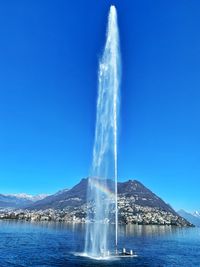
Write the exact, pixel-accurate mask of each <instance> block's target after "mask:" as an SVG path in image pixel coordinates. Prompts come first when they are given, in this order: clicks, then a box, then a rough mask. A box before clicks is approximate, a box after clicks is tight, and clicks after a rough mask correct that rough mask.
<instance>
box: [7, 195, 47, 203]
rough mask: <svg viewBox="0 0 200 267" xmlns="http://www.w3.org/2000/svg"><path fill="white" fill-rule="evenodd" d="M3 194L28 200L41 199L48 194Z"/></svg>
mask: <svg viewBox="0 0 200 267" xmlns="http://www.w3.org/2000/svg"><path fill="white" fill-rule="evenodd" d="M5 196H11V197H12V196H14V197H16V198H19V199H28V200H31V201H33V202H35V201H38V200H42V199H43V198H45V197H47V196H48V194H38V195H29V194H26V193H19V194H7V195H5Z"/></svg>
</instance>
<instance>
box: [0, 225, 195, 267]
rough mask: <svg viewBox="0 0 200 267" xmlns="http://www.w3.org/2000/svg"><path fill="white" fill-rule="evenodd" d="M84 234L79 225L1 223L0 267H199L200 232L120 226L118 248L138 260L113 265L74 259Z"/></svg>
mask: <svg viewBox="0 0 200 267" xmlns="http://www.w3.org/2000/svg"><path fill="white" fill-rule="evenodd" d="M84 231H85V226H84V225H78V224H74V225H72V224H62V223H29V222H15V221H0V267H8V266H9V267H12V266H16V267H17V266H18V267H26V266H35V267H43V266H52V267H54V266H55V267H56V266H63V267H64V266H97V267H98V266H141V267H147V266H148V267H154V266H160V267H161V266H169V267H172V266H187V267H190V266H200V228H178V227H169V226H167V227H164V226H163V227H162V226H160V227H159V226H121V227H120V229H119V232H120V233H119V240H120V244H119V246H120V247H124V246H126V247H128V248H132V249H134V250H135V251H137V254H138V257H137V258H124V259H121V260H115V261H95V260H91V259H88V258H85V257H79V256H75V255H74V253H75V252H83V247H84ZM110 231H111V236H112V234H113V229H111V230H110Z"/></svg>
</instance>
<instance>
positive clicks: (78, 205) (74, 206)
mask: <svg viewBox="0 0 200 267" xmlns="http://www.w3.org/2000/svg"><path fill="white" fill-rule="evenodd" d="M108 184H109V182H108ZM87 186H88V178H86V179H82V180H81V181H80V182H79V183H78V184H77V185H75V186H74V187H73V188H72V189H69V190H63V191H60V192H59V193H56V194H54V195H51V196H48V197H46V198H44V199H42V200H39V201H36V202H35V203H32V204H31V205H28V206H27V207H26V208H27V209H28V210H33V211H34V210H35V211H42V210H43V211H45V210H48V209H53V210H60V211H62V213H63V214H67V216H66V217H67V219H66V220H68V221H71V220H74V218H75V220H76V221H82V220H85V218H86V214H87V209H88V208H87V205H86V204H87ZM118 210H119V222H121V223H138V224H161V225H163V224H168V225H180V226H189V225H190V223H188V222H187V221H186V220H185V219H183V218H182V217H181V216H180V215H179V214H177V213H176V212H175V211H174V210H173V209H172V207H171V206H170V205H168V204H166V203H165V202H164V201H163V200H162V199H161V198H160V197H158V196H157V195H155V194H154V193H153V192H152V191H151V190H149V189H148V188H146V187H145V186H144V185H143V184H142V183H140V182H139V181H137V180H129V181H127V182H119V183H118ZM48 214H49V212H48ZM62 216H64V215H62ZM54 217H55V216H54Z"/></svg>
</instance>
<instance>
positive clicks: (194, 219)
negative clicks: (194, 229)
mask: <svg viewBox="0 0 200 267" xmlns="http://www.w3.org/2000/svg"><path fill="white" fill-rule="evenodd" d="M177 213H178V214H179V215H180V216H181V217H183V218H185V219H186V220H187V221H188V222H190V223H192V224H194V225H196V226H200V214H199V212H197V211H195V212H194V213H193V214H192V213H189V212H187V211H185V210H179V211H178V212H177Z"/></svg>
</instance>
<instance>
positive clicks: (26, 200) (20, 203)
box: [0, 193, 47, 208]
mask: <svg viewBox="0 0 200 267" xmlns="http://www.w3.org/2000/svg"><path fill="white" fill-rule="evenodd" d="M45 197H47V195H46V194H40V195H35V196H33V195H28V194H25V193H21V194H0V208H22V207H25V206H28V205H31V204H32V203H33V202H35V201H38V200H41V199H43V198H45Z"/></svg>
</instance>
